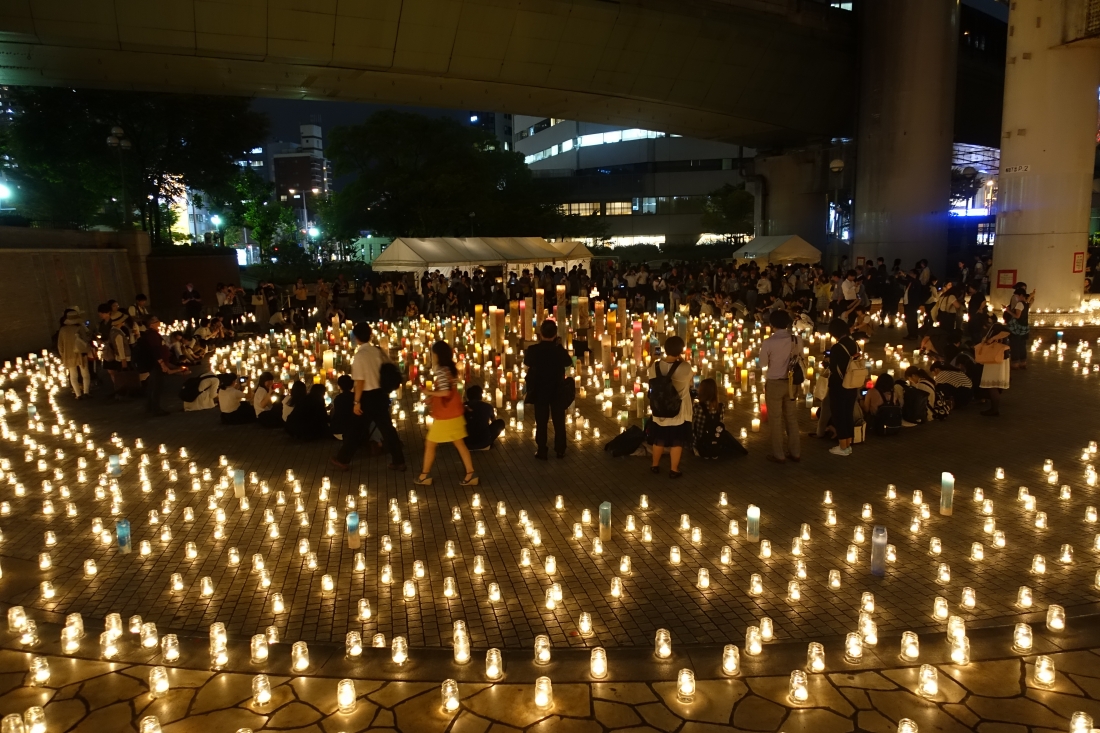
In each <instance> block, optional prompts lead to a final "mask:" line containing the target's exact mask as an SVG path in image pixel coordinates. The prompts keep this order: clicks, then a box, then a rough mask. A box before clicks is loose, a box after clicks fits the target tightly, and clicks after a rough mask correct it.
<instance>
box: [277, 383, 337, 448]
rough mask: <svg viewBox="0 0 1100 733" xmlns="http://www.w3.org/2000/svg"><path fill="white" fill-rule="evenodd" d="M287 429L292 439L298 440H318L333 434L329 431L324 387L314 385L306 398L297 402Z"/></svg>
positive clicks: (288, 418)
mask: <svg viewBox="0 0 1100 733" xmlns="http://www.w3.org/2000/svg"><path fill="white" fill-rule="evenodd" d="M302 386H303V387H305V385H302ZM285 427H286V431H287V433H289V434H290V437H292V438H294V439H296V440H318V439H320V438H324V437H327V436H329V435H331V434H332V433H330V432H329V429H328V412H327V411H326V410H325V387H324V385H322V384H315V385H313V387H312V388H311V389H310V390H309V392H308V393H307V394H306V396H305V397H303V398H302V399H301V400H295V403H294V410H293V411H292V412H291V413H290V416H289V417H287V419H286V425H285Z"/></svg>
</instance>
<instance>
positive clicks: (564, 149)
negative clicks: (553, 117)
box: [561, 139, 573, 153]
mask: <svg viewBox="0 0 1100 733" xmlns="http://www.w3.org/2000/svg"><path fill="white" fill-rule="evenodd" d="M572 149H573V140H572V139H569V140H566V141H565V142H563V143H562V144H561V151H562V152H563V153H568V152H569V151H570V150H572Z"/></svg>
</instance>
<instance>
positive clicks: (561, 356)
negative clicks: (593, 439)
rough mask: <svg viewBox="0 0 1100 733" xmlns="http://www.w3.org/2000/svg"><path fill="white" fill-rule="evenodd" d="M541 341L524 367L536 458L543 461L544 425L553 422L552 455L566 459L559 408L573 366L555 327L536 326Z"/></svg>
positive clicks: (528, 354) (562, 412)
mask: <svg viewBox="0 0 1100 733" xmlns="http://www.w3.org/2000/svg"><path fill="white" fill-rule="evenodd" d="M539 334H540V335H541V336H542V340H541V341H539V342H538V343H537V344H535V345H534V346H532V347H531V348H529V349H527V351H526V352H525V353H524V355H523V364H524V366H526V367H527V397H526V398H525V399H524V402H526V403H527V404H529V405H534V406H535V445H536V446H538V452H537V453H535V458H538V459H539V460H541V461H545V460H546V422H547V420H549V419H551V418H553V420H554V452H555V453H557V455H558V458H564V457H565V437H566V436H565V408H566V407H568V405H565V404H562V402H563V400H562V398H561V392H562V384H563V383H564V382H565V370H566V369H567V368H569V367H570V366H572V365H573V358H572V357H571V356H569V352H568V351H566V350H565V347H564V346H562V345H561V344H560V343H558V342H557V340H556V339H557V336H558V324H556V323H554V322H553V321H551V320H545V321H543V322H542V325H541V326H539Z"/></svg>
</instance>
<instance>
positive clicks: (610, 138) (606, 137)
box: [603, 130, 623, 143]
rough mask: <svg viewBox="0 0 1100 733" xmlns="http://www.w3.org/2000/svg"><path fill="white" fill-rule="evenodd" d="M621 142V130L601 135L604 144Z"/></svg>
mask: <svg viewBox="0 0 1100 733" xmlns="http://www.w3.org/2000/svg"><path fill="white" fill-rule="evenodd" d="M622 140H623V131H622V130H612V131H611V132H605V133H604V134H603V141H604V142H605V143H618V142H622Z"/></svg>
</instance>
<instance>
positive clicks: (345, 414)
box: [329, 374, 355, 440]
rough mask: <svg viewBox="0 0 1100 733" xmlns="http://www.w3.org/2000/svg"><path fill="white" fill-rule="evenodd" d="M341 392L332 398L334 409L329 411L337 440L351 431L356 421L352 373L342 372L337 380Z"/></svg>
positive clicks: (333, 433) (330, 421)
mask: <svg viewBox="0 0 1100 733" xmlns="http://www.w3.org/2000/svg"><path fill="white" fill-rule="evenodd" d="M336 386H337V387H339V388H340V394H338V395H336V396H335V397H333V398H332V411H331V412H330V413H329V427H330V428H331V430H332V435H333V437H335V438H336V439H337V440H343V439H344V435H345V434H347V433H350V432H351V429H352V423H353V422H354V421H355V380H354V379H352V378H351V375H350V374H341V375H340V378H339V379H337V380H336Z"/></svg>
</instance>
